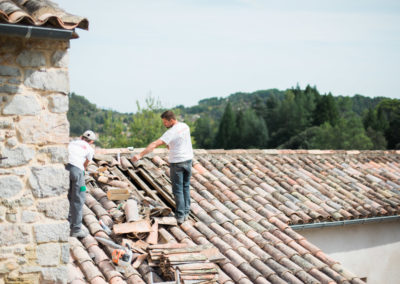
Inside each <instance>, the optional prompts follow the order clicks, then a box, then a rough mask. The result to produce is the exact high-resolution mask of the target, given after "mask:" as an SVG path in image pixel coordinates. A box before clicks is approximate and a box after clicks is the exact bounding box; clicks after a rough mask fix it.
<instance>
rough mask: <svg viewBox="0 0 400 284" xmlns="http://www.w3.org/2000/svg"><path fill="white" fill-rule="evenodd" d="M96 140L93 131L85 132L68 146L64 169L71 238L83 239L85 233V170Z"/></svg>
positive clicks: (91, 156) (91, 157)
mask: <svg viewBox="0 0 400 284" xmlns="http://www.w3.org/2000/svg"><path fill="white" fill-rule="evenodd" d="M95 140H96V134H94V132H93V131H91V130H87V131H85V132H84V133H83V134H82V136H81V137H80V139H77V140H74V141H71V142H70V143H69V145H68V165H67V166H66V167H65V168H66V169H67V170H68V171H69V183H70V184H69V191H68V200H69V214H68V221H69V224H70V229H71V236H72V237H76V238H84V237H86V236H87V234H88V233H87V232H85V231H83V230H82V229H81V227H82V208H83V204H84V203H85V199H86V186H85V170H86V167H87V166H88V164H89V162H90V161H91V160H92V159H93V155H94V149H93V148H92V146H91V144H93V143H94V141H95Z"/></svg>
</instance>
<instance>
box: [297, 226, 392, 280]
mask: <svg viewBox="0 0 400 284" xmlns="http://www.w3.org/2000/svg"><path fill="white" fill-rule="evenodd" d="M297 232H298V233H300V234H301V235H303V236H304V237H305V238H307V240H308V241H310V242H311V243H313V244H314V245H316V246H318V247H319V248H321V249H322V251H323V252H325V253H326V254H328V255H329V256H331V257H332V258H333V259H335V260H337V261H339V262H340V263H342V264H343V266H344V267H345V268H347V269H348V270H349V271H351V272H353V273H354V274H356V275H357V276H358V277H360V278H362V277H367V283H368V284H400V221H391V222H382V223H370V224H359V225H348V226H342V227H330V228H314V229H306V230H300V231H297Z"/></svg>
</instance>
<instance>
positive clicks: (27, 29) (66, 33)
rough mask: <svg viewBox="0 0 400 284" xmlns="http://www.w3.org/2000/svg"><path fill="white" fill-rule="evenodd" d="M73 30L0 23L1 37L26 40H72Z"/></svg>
mask: <svg viewBox="0 0 400 284" xmlns="http://www.w3.org/2000/svg"><path fill="white" fill-rule="evenodd" d="M73 32H74V31H73V30H64V29H56V28H46V27H36V26H25V25H14V24H3V23H0V35H9V36H19V37H24V38H27V39H29V38H46V39H68V40H69V39H71V38H72V37H73Z"/></svg>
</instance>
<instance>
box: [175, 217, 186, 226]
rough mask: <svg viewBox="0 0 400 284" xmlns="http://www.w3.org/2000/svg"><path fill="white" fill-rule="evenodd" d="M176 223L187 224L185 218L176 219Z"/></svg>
mask: <svg viewBox="0 0 400 284" xmlns="http://www.w3.org/2000/svg"><path fill="white" fill-rule="evenodd" d="M176 222H178V225H182V224H183V222H185V219H184V218H176Z"/></svg>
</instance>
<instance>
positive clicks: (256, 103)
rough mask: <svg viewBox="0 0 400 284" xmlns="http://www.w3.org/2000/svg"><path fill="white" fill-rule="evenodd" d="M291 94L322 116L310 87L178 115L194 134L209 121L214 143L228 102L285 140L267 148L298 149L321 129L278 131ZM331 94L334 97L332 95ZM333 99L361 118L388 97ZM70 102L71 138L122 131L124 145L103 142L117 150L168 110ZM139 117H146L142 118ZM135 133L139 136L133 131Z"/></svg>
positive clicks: (209, 103)
mask: <svg viewBox="0 0 400 284" xmlns="http://www.w3.org/2000/svg"><path fill="white" fill-rule="evenodd" d="M288 94H291V95H290V96H294V97H299V98H300V97H302V100H303V101H302V102H301V103H302V104H303V109H299V110H298V111H300V112H305V111H307V112H310V111H314V114H313V113H310V115H313V116H316V117H318V113H315V111H318V110H313V109H315V108H316V107H317V108H318V107H321V106H318V105H317V100H318V98H319V97H324V96H325V95H320V94H319V93H318V91H317V90H316V88H315V87H310V86H307V87H306V88H305V89H304V90H300V88H299V87H297V88H292V89H287V90H283V91H282V90H278V89H268V90H260V91H256V92H252V93H244V92H238V93H234V94H231V95H230V96H228V97H224V98H223V97H212V98H207V99H203V100H200V101H199V102H198V104H197V105H195V106H191V107H185V106H183V105H178V106H176V107H175V108H174V110H175V111H176V112H177V113H178V115H180V117H181V119H183V120H184V121H185V122H187V123H188V124H189V126H190V127H191V128H192V132H193V131H194V130H195V128H196V127H197V130H199V129H200V128H199V127H200V126H199V125H196V121H197V120H198V119H199V118H206V120H204V121H202V123H203V127H204V126H206V127H207V125H208V124H209V125H210V126H209V128H210V129H209V130H207V131H208V132H207V135H209V136H213V137H212V138H210V139H211V140H213V139H215V135H216V133H217V131H218V128H219V125H220V121H221V118H222V117H223V115H224V111H225V109H226V107H227V104H228V102H229V104H230V106H231V108H232V109H233V111H234V112H243V111H245V110H246V109H252V110H255V111H256V114H257V116H259V117H262V118H263V119H265V121H266V123H267V125H266V126H267V128H268V131H269V132H270V133H269V137H281V138H279V139H278V138H277V140H276V141H275V142H274V143H272V144H268V145H266V146H265V147H278V146H279V145H280V144H282V143H284V144H282V145H283V146H284V145H286V146H288V147H295V146H293V145H297V144H293V143H292V144H291V142H290V141H297V140H298V139H299V138H298V137H297V135H303V136H299V137H308V136H309V135H311V134H312V135H314V134H313V133H315V131H316V128H315V126H318V124H316V123H315V122H314V123H312V122H311V121H310V123H312V125H309V126H313V127H314V128H313V129H312V130H310V131H308V132H303V131H305V130H306V128H304V127H303V128H304V129H303V128H302V129H298V131H296V130H291V131H289V132H288V133H285V134H282V133H281V132H282V131H285V129H284V128H283V129H282V128H281V129H275V130H274V125H271V123H273V124H276V123H275V122H271V121H274V119H275V120H276V119H280V120H282V119H284V118H282V117H281V116H279V115H278V114H276V113H275V114H274V111H275V112H276V111H277V110H278V106H279V105H281V103H282V102H284V101H285V100H287V99H288ZM308 94H310V95H308ZM329 95H330V96H331V94H329ZM308 96H309V97H310V98H312V99H310V103H309V104H310V106H309V107H307V102H305V101H304V98H305V99H306V100H307V97H308ZM331 97H333V100H334V101H335V104H336V105H337V107H338V111H339V115H340V113H345V112H349V111H350V112H351V113H354V114H355V115H356V116H359V117H360V118H361V117H362V116H363V115H364V114H365V113H366V112H367V111H368V110H373V109H375V108H376V107H377V106H378V104H379V103H380V102H381V101H382V100H384V99H385V98H384V97H376V98H369V97H365V96H362V95H355V96H353V97H345V96H331ZM69 99H70V100H69V105H70V107H69V111H68V119H69V121H70V135H71V136H79V135H81V134H82V133H83V131H85V130H86V129H92V130H93V131H95V132H97V133H99V134H100V136H115V135H117V136H118V134H117V133H116V132H117V129H118V131H121V132H122V133H124V136H126V137H127V138H126V139H124V140H123V142H122V141H119V142H116V141H114V142H113V143H111V142H110V141H113V137H108V138H107V139H102V141H101V142H99V143H100V144H101V146H103V147H111V146H113V147H115V146H118V145H119V143H123V144H126V145H130V144H129V143H131V144H132V143H133V142H132V141H130V140H129V139H130V136H132V135H135V133H138V127H139V128H140V125H135V127H132V126H131V125H132V123H134V122H136V124H137V123H138V122H139V121H144V120H143V119H145V120H149V119H148V118H146V117H147V116H148V115H149V111H150V112H156V113H158V114H157V115H155V116H152V119H158V117H159V113H161V112H162V111H163V110H164V109H163V108H162V106H160V105H159V104H155V105H156V106H154V104H153V105H151V106H149V105H148V106H146V107H145V108H143V109H141V110H140V111H139V112H140V113H139V112H138V113H120V112H117V111H112V110H106V109H102V108H98V107H97V106H96V105H95V104H93V103H91V102H89V101H88V100H87V99H86V98H85V97H83V96H81V95H78V94H75V93H71V94H69ZM153 101H154V99H153ZM146 108H147V109H146ZM146 111H147V112H146ZM289 111H290V109H289ZM139 115H141V116H142V117H141V118H140V119H139ZM278 117H280V118H278ZM307 119H311V118H307ZM158 120H159V119H158ZM323 121H324V120H323ZM321 123H322V122H321ZM117 124H118V125H117ZM197 124H198V123H197ZM305 125H306V124H305ZM117 126H118V127H117ZM309 126H307V127H309ZM281 127H284V125H283V126H282V125H281ZM294 127H296V126H294ZM133 130H134V132H135V133H133V132H132V131H133ZM154 131H156V130H154ZM160 131H162V130H160V129H157V131H156V132H155V133H154V134H153V136H154V137H156V138H157V136H156V135H159V133H160ZM276 131H279V133H275V132H276ZM147 132H148V131H147ZM111 133H112V134H111ZM156 133H157V134H156ZM197 133H199V131H197ZM302 133H304V134H302ZM198 135H203V134H198ZM274 135H275V136H274ZM146 136H148V138H146V139H145V140H143V141H142V140H140V141H141V142H140V143H147V142H148V141H149V139H151V137H152V134H149V135H148V133H146ZM194 136H195V141H194V142H195V145H196V142H197V144H198V145H197V146H199V147H214V146H213V145H214V142H213V141H209V144H207V145H208V146H207V145H200V144H201V143H199V137H196V132H195V133H194ZM290 138H291V139H290ZM301 139H305V138H301ZM271 141H272V140H271ZM136 143H138V142H136ZM301 145H303V144H301ZM120 146H124V145H120ZM138 146H139V145H136V147H138ZM141 146H145V145H141ZM296 147H300V146H296Z"/></svg>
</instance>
